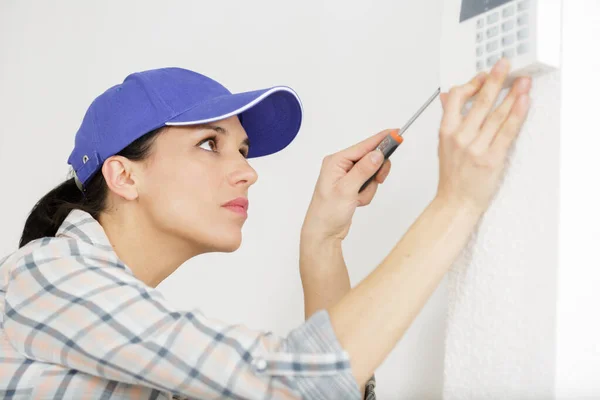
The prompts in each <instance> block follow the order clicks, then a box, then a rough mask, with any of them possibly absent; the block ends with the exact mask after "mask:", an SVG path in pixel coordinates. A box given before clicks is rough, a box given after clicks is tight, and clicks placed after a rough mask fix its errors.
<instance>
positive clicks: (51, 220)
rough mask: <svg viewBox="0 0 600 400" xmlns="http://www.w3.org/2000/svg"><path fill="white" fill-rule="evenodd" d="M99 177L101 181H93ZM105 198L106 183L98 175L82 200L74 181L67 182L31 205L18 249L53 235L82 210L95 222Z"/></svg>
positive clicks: (102, 207)
mask: <svg viewBox="0 0 600 400" xmlns="http://www.w3.org/2000/svg"><path fill="white" fill-rule="evenodd" d="M99 177H100V178H101V179H97V178H99ZM105 197H106V183H105V182H104V179H103V177H102V174H101V173H100V174H97V175H96V176H95V177H94V179H92V182H91V184H90V185H89V186H88V187H87V188H86V195H85V196H84V195H83V193H82V192H81V190H79V188H78V187H77V184H76V183H75V178H70V179H67V180H66V181H64V182H62V183H61V184H60V185H58V186H56V187H55V188H54V189H52V190H51V191H50V192H48V193H47V194H46V195H45V196H44V197H42V198H41V199H40V200H39V201H38V202H37V203H36V204H35V206H34V207H33V209H32V210H31V213H30V214H29V216H28V217H27V220H26V221H25V227H24V228H23V233H22V234H21V240H20V241H19V248H21V247H23V246H25V245H26V244H27V243H29V242H31V241H32V240H36V239H39V238H43V237H47V236H50V237H52V236H54V235H56V232H57V231H58V228H60V226H61V225H62V223H63V222H64V220H65V218H67V215H69V213H70V212H71V211H72V210H75V209H79V210H83V211H86V212H88V213H90V214H91V215H92V216H93V217H94V218H97V217H98V215H99V214H100V211H102V210H103V209H104V201H105Z"/></svg>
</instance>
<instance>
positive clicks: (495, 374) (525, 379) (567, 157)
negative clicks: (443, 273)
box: [443, 0, 600, 400]
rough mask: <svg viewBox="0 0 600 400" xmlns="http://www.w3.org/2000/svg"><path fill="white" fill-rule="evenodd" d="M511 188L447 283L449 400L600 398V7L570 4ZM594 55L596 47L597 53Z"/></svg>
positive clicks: (593, 0)
mask: <svg viewBox="0 0 600 400" xmlns="http://www.w3.org/2000/svg"><path fill="white" fill-rule="evenodd" d="M562 35H563V42H562V49H563V55H562V68H561V71H559V72H555V73H553V74H550V75H547V76H544V77H540V78H538V79H535V81H534V85H533V90H532V110H531V113H530V115H529V118H528V120H527V122H526V124H525V126H524V128H523V131H522V132H521V135H520V137H519V138H518V140H517V142H516V145H515V148H514V152H513V153H512V154H511V156H510V158H509V169H508V171H507V175H506V179H505V181H504V183H503V185H502V187H501V189H500V191H499V193H498V196H497V198H496V199H495V201H494V203H493V204H492V206H491V207H490V209H489V210H488V212H487V213H486V215H485V217H484V219H483V221H482V223H481V225H480V229H479V230H478V231H477V232H476V233H475V234H474V235H473V237H472V241H471V242H470V243H469V245H468V246H466V248H465V250H464V252H463V254H462V257H460V258H459V259H458V260H457V262H456V264H455V265H454V267H453V268H452V269H451V271H450V273H449V274H448V294H449V296H448V300H449V301H448V319H447V324H448V325H447V336H446V339H445V357H444V360H445V368H444V389H443V398H444V399H445V400H451V399H461V400H465V399H473V400H475V399H503V400H512V399H519V400H523V399H532V400H533V399H558V400H573V399H599V398H600V379H599V375H600V344H599V343H600V342H599V338H600V319H599V318H598V315H599V313H598V307H599V305H600V291H599V290H598V288H599V287H600V255H599V253H598V246H599V244H600V229H599V226H600V209H599V207H598V205H599V204H600V190H599V182H600V180H599V179H598V172H599V171H600V158H599V157H598V148H599V147H600V137H599V135H598V133H599V128H598V106H599V105H600V101H599V100H598V93H599V92H600V78H599V75H598V73H599V71H600V55H599V53H598V51H597V45H594V44H593V43H594V41H595V40H597V38H598V37H600V2H598V0H581V1H572V0H563V26H562ZM594 46H595V47H594Z"/></svg>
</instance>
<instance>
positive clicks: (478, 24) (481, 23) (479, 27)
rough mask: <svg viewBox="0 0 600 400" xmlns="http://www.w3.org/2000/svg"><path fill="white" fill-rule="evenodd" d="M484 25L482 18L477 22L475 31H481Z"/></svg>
mask: <svg viewBox="0 0 600 400" xmlns="http://www.w3.org/2000/svg"><path fill="white" fill-rule="evenodd" d="M483 25H484V22H483V18H480V19H478V20H477V29H482V28H483Z"/></svg>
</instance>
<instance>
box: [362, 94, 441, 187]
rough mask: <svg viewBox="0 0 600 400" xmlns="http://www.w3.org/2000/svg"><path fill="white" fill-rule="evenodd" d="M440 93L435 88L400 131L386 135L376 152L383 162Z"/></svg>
mask: <svg viewBox="0 0 600 400" xmlns="http://www.w3.org/2000/svg"><path fill="white" fill-rule="evenodd" d="M440 91H441V89H440V88H437V89H436V91H435V93H434V94H433V95H432V96H431V97H430V98H429V99H427V101H426V102H425V104H423V105H422V106H421V108H419V110H418V111H417V112H416V113H415V115H413V116H412V118H411V119H410V120H408V122H407V123H406V125H404V126H403V127H402V129H400V131H398V130H395V131H392V132H391V133H390V134H389V135H387V136H386V137H385V138H384V139H383V140H382V141H381V143H379V145H378V146H377V150H380V151H381V152H382V153H383V157H384V162H385V160H387V159H388V158H390V156H391V155H392V154H393V153H394V151H396V149H397V148H398V146H400V145H401V144H402V142H403V141H404V139H403V138H402V135H403V134H404V132H406V130H407V129H408V128H409V127H410V126H411V125H412V123H413V122H415V120H416V119H417V118H419V116H420V115H421V114H422V113H423V111H425V110H426V109H427V107H429V105H430V104H431V103H432V102H433V100H435V98H436V97H437V96H438V95H439V94H440ZM382 167H383V164H381V167H379V169H378V170H377V172H379V170H380V169H381V168H382ZM377 172H375V173H374V174H373V176H371V177H370V178H369V179H367V181H366V182H365V183H364V184H363V185H362V186H361V188H360V190H359V191H358V192H359V193H360V192H362V191H363V190H365V188H366V187H367V186H368V185H369V183H371V181H372V180H373V179H374V178H375V175H377Z"/></svg>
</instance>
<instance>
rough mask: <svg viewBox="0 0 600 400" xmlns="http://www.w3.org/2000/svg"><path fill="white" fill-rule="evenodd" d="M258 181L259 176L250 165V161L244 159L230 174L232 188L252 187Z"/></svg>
mask: <svg viewBox="0 0 600 400" xmlns="http://www.w3.org/2000/svg"><path fill="white" fill-rule="evenodd" d="M257 179H258V174H257V173H256V171H255V170H254V168H252V167H251V166H250V164H248V161H247V160H246V159H245V158H243V159H242V161H241V162H239V163H237V164H236V168H234V169H233V170H232V171H231V173H230V174H229V183H230V184H231V185H232V186H246V187H250V186H252V185H253V184H254V183H255V182H256V180H257Z"/></svg>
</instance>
